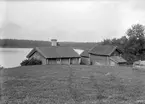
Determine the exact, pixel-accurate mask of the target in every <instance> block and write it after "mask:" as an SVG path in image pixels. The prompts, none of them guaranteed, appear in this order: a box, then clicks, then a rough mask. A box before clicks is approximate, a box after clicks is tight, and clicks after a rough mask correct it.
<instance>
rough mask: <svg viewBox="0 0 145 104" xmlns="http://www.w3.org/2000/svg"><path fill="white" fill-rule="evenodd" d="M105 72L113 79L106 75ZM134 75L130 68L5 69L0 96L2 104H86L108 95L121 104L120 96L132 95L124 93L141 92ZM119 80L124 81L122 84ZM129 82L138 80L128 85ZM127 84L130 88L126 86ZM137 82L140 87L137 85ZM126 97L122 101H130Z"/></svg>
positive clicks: (38, 67) (56, 66)
mask: <svg viewBox="0 0 145 104" xmlns="http://www.w3.org/2000/svg"><path fill="white" fill-rule="evenodd" d="M107 73H111V75H113V76H106V75H107ZM136 75H137V74H136V73H134V72H133V71H132V68H130V67H111V66H85V65H36V66H23V67H16V68H8V69H4V72H3V88H4V90H3V93H2V96H3V97H4V100H5V101H3V102H4V103H5V104H19V103H22V104H27V103H28V104H32V103H34V104H47V103H48V104H64V103H67V104H70V103H76V102H77V103H84V102H86V103H88V101H89V102H91V101H98V99H101V100H99V101H104V100H105V99H108V98H109V96H110V97H111V96H119V97H121V98H119V97H117V98H116V99H122V100H123V101H124V99H125V98H124V99H123V97H122V95H124V96H127V97H128V96H129V95H133V94H134V93H125V92H124V93H123V91H124V90H127V91H128V92H132V90H133V88H134V87H136V89H135V90H136V91H137V92H135V93H136V94H139V93H140V92H139V91H140V90H142V83H141V82H140V81H137V80H138V79H139V80H142V81H143V78H142V77H141V76H136ZM122 79H125V81H124V82H123V84H122V82H121V81H122ZM128 79H137V80H132V82H128V81H129V80H128ZM133 81H134V82H133ZM135 81H136V82H135ZM126 82H127V83H130V85H125V83H126ZM136 83H139V84H140V85H139V86H136ZM98 86H100V87H98ZM124 86H127V87H128V88H130V91H129V89H124V88H123V87H124ZM133 86H134V87H133ZM120 87H121V89H119V88H120ZM138 88H140V90H138ZM120 90H121V91H122V92H121V91H120ZM100 91H101V92H100ZM104 94H105V95H104ZM141 94H142V93H141ZM106 95H107V96H106ZM137 96H139V95H137ZM127 97H126V99H125V100H127V99H130V98H127ZM133 97H136V96H133ZM113 98H114V99H115V97H113ZM111 99H112V98H111ZM114 101H117V100H114ZM107 103H108V102H106V104H107ZM90 104H91V103H90Z"/></svg>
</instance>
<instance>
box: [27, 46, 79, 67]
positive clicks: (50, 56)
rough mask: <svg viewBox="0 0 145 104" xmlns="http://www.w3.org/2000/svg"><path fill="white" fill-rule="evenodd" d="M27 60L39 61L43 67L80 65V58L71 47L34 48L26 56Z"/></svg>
mask: <svg viewBox="0 0 145 104" xmlns="http://www.w3.org/2000/svg"><path fill="white" fill-rule="evenodd" d="M27 58H28V59H31V58H35V59H39V60H41V61H42V64H43V65H46V64H80V56H79V55H78V54H77V52H75V51H74V50H73V48H71V47H62V46H50V47H36V48H34V49H33V50H32V51H31V52H30V53H29V54H28V55H27Z"/></svg>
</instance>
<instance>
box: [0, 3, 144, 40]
mask: <svg viewBox="0 0 145 104" xmlns="http://www.w3.org/2000/svg"><path fill="white" fill-rule="evenodd" d="M144 5H145V0H78V1H77V0H68V1H67V0H53V1H52V0H44V1H39V0H36V1H35V0H31V1H27V0H26V1H22V0H21V1H19V0H11V1H0V27H1V30H0V38H12V39H31V40H45V41H46V40H50V39H52V38H55V39H57V40H58V41H73V42H99V41H102V40H103V39H108V38H120V37H121V36H124V35H126V34H125V33H126V31H127V29H128V28H130V27H131V26H132V25H133V24H137V23H140V24H142V25H145V6H144Z"/></svg>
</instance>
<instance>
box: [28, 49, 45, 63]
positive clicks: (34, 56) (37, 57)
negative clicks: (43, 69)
mask: <svg viewBox="0 0 145 104" xmlns="http://www.w3.org/2000/svg"><path fill="white" fill-rule="evenodd" d="M31 58H34V59H38V60H41V61H42V64H43V65H46V59H45V58H44V57H43V56H42V55H41V54H40V53H38V52H35V53H34V54H33V55H32V56H31V57H30V59H31Z"/></svg>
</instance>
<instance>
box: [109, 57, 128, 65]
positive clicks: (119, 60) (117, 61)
mask: <svg viewBox="0 0 145 104" xmlns="http://www.w3.org/2000/svg"><path fill="white" fill-rule="evenodd" d="M110 59H111V60H113V61H115V62H116V63H125V62H127V61H126V60H125V59H123V58H122V57H119V56H111V57H110Z"/></svg>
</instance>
